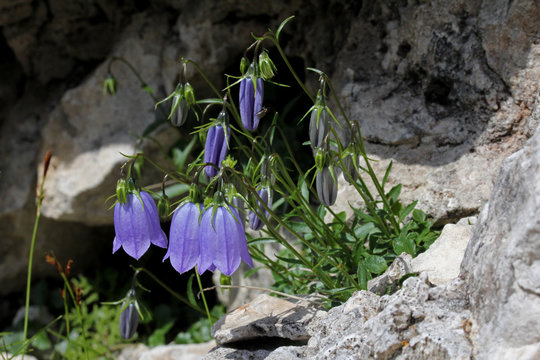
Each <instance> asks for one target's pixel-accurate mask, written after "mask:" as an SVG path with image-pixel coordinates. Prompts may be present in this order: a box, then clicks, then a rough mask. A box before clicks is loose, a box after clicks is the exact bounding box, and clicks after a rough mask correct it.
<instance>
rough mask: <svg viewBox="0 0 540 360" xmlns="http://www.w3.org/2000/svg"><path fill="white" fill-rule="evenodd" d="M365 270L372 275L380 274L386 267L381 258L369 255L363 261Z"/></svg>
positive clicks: (384, 261)
mask: <svg viewBox="0 0 540 360" xmlns="http://www.w3.org/2000/svg"><path fill="white" fill-rule="evenodd" d="M365 264H366V269H367V270H369V271H370V272H372V273H374V274H377V275H379V274H382V273H383V272H384V270H386V268H388V265H386V260H384V258H383V257H382V256H378V255H370V256H368V257H367V258H366V260H365Z"/></svg>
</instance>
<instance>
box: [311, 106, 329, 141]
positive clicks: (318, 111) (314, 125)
mask: <svg viewBox="0 0 540 360" xmlns="http://www.w3.org/2000/svg"><path fill="white" fill-rule="evenodd" d="M328 117H329V115H328V112H327V111H326V110H325V109H324V108H322V107H316V108H315V109H314V110H313V111H312V112H311V116H310V120H309V140H310V141H311V147H313V148H318V147H320V146H321V145H323V142H324V139H325V137H326V135H328V133H329V132H330V125H329V124H330V122H329V121H328Z"/></svg>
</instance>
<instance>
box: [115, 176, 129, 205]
mask: <svg viewBox="0 0 540 360" xmlns="http://www.w3.org/2000/svg"><path fill="white" fill-rule="evenodd" d="M127 188H128V184H127V181H126V179H124V178H122V179H118V181H117V182H116V197H117V199H118V202H119V203H121V204H125V203H127V193H128V189H127Z"/></svg>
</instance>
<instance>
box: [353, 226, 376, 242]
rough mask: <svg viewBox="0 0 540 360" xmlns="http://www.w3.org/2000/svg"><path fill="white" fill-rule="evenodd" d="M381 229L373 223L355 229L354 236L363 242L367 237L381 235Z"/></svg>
mask: <svg viewBox="0 0 540 360" xmlns="http://www.w3.org/2000/svg"><path fill="white" fill-rule="evenodd" d="M380 232H381V231H380V229H379V228H378V227H377V226H376V225H375V224H374V223H372V222H368V223H366V224H363V225H360V226H357V227H355V228H354V235H356V237H357V238H358V239H359V240H360V241H363V240H364V239H365V238H366V237H367V236H369V235H372V234H376V233H380Z"/></svg>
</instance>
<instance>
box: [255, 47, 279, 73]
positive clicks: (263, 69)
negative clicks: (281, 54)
mask: <svg viewBox="0 0 540 360" xmlns="http://www.w3.org/2000/svg"><path fill="white" fill-rule="evenodd" d="M276 71H277V69H276V65H274V62H273V61H272V59H270V56H268V52H266V50H264V51H263V52H261V53H260V55H259V72H260V75H261V77H262V78H263V79H264V80H270V79H271V78H273V77H274V74H275V72H276Z"/></svg>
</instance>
